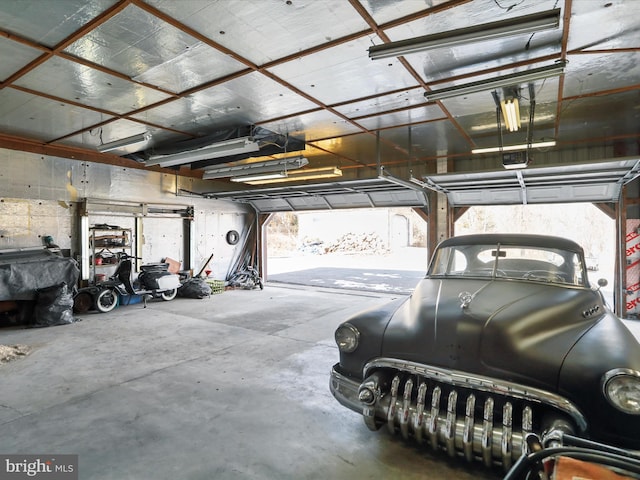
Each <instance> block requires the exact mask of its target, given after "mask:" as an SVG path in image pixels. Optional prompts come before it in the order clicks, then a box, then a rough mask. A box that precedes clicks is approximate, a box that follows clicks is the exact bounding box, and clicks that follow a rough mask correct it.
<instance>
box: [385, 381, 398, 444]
mask: <svg viewBox="0 0 640 480" xmlns="http://www.w3.org/2000/svg"><path fill="white" fill-rule="evenodd" d="M399 385H400V377H399V376H398V375H396V376H395V377H393V381H392V382H391V391H390V392H389V394H390V395H391V401H390V402H389V410H388V411H387V427H388V428H389V431H390V432H391V433H396V425H395V418H396V411H397V406H396V400H398V387H399Z"/></svg>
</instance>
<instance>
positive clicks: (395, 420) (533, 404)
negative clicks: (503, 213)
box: [330, 234, 640, 469]
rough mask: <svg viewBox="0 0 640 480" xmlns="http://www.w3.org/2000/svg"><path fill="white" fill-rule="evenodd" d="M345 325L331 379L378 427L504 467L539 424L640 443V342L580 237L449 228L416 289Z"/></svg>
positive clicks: (341, 396)
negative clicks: (592, 269)
mask: <svg viewBox="0 0 640 480" xmlns="http://www.w3.org/2000/svg"><path fill="white" fill-rule="evenodd" d="M335 339H336V342H337V344H338V348H339V350H340V362H339V363H337V364H336V365H335V366H334V367H333V370H332V372H331V380H330V388H331V392H332V393H333V395H334V396H335V398H336V399H337V400H338V401H339V402H340V403H341V404H342V405H344V406H346V407H348V408H350V409H352V410H354V411H356V412H358V413H360V414H362V416H363V417H364V421H365V423H366V425H367V426H368V427H369V428H370V429H372V430H377V429H379V428H380V427H382V426H384V425H387V426H388V428H389V429H390V430H391V431H392V432H400V433H401V434H402V435H403V436H404V437H405V438H410V437H412V438H414V439H415V440H417V441H418V442H421V443H426V444H429V445H431V446H432V447H433V448H435V449H436V450H444V451H446V452H448V454H449V455H450V456H452V457H456V456H461V457H464V458H466V459H467V460H469V461H472V460H474V459H476V460H480V461H482V462H484V463H485V464H486V465H487V466H490V465H495V464H502V465H503V467H504V468H505V469H508V468H509V467H510V466H511V465H512V462H513V461H514V460H516V459H517V458H518V457H519V456H520V455H521V453H522V452H523V451H524V445H523V442H524V437H525V436H526V434H527V433H529V432H531V433H535V434H538V435H540V436H541V437H542V438H547V439H552V438H553V437H554V436H555V435H556V434H558V433H561V432H565V433H569V434H571V435H576V436H580V437H583V438H590V439H593V440H595V441H598V442H603V443H606V444H609V445H614V446H618V447H622V448H626V449H638V448H640V346H639V344H638V342H637V340H636V339H635V338H634V336H633V335H632V334H631V333H630V331H629V330H628V329H627V327H626V326H625V324H624V323H623V322H622V321H621V320H620V319H619V318H617V317H616V316H615V315H614V314H613V313H612V312H611V311H610V310H609V308H608V307H607V306H606V304H605V302H604V300H603V297H602V295H601V293H600V291H599V290H598V289H597V287H591V286H590V285H589V280H588V278H587V267H586V263H585V258H584V253H583V250H582V248H581V247H580V246H579V245H578V244H576V243H575V242H573V241H570V240H567V239H563V238H557V237H549V236H541V235H520V234H518V235H514V234H509V235H502V234H483V235H469V236H462V237H454V238H451V239H448V240H445V241H443V242H442V243H441V244H440V245H439V246H438V248H437V249H436V251H435V252H434V255H433V258H432V260H431V263H430V265H429V269H428V272H427V275H426V277H425V278H424V279H423V280H421V281H420V283H419V284H418V285H417V287H416V289H415V290H414V292H413V294H412V295H411V296H410V297H406V298H399V299H397V300H395V301H392V302H391V303H389V304H387V305H385V306H383V307H382V308H375V309H372V310H369V311H366V312H363V313H360V314H358V315H356V316H354V317H352V318H350V319H349V320H348V321H346V322H345V323H343V324H341V325H340V326H339V327H338V329H337V330H336V332H335Z"/></svg>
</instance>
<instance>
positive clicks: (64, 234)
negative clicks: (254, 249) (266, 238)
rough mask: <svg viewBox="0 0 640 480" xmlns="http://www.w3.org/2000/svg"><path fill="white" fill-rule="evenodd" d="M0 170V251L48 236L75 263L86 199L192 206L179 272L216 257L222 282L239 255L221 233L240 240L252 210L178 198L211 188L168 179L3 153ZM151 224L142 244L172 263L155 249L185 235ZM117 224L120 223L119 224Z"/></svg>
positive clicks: (29, 244)
mask: <svg viewBox="0 0 640 480" xmlns="http://www.w3.org/2000/svg"><path fill="white" fill-rule="evenodd" d="M0 165H1V166H2V168H1V169H0V249H15V248H28V247H40V246H43V245H44V242H43V237H44V236H47V235H50V236H52V237H53V238H54V241H55V242H56V244H58V245H59V246H60V248H62V249H63V250H69V251H70V254H71V256H72V257H73V258H79V255H80V253H81V252H80V248H81V247H80V235H79V221H78V219H79V208H80V204H81V201H82V200H83V199H84V198H91V199H96V200H112V201H114V200H115V201H126V202H140V203H152V204H168V205H189V206H192V207H193V211H194V219H193V224H192V227H191V233H192V236H191V247H190V250H191V265H186V266H183V267H184V268H187V269H188V268H193V269H194V270H195V271H196V272H197V271H198V270H199V269H200V268H201V267H202V266H203V265H204V263H205V262H206V260H207V259H208V258H209V256H210V255H211V254H212V253H213V255H214V259H213V261H212V262H211V264H210V266H209V268H210V269H211V270H212V271H213V273H212V277H215V278H221V279H222V278H224V276H225V275H226V272H227V270H228V268H229V264H230V263H231V261H232V259H233V255H234V253H235V251H236V248H237V247H236V246H233V245H228V244H227V242H226V240H225V236H226V233H227V232H228V231H229V230H237V231H238V232H240V233H242V232H243V231H244V230H245V229H246V228H247V227H246V225H245V223H246V222H247V221H248V220H249V218H251V216H252V215H251V214H252V211H251V209H250V207H248V206H244V205H242V204H239V203H235V202H231V201H227V200H211V199H203V198H199V197H195V196H187V195H184V194H182V193H181V192H182V191H191V192H192V191H198V190H200V191H202V190H208V191H211V190H212V188H211V184H209V183H206V182H203V181H202V180H199V179H194V178H189V177H181V176H178V175H175V174H171V173H169V174H167V173H159V172H152V171H148V170H139V169H135V168H134V169H132V168H123V167H115V166H110V165H103V164H96V163H89V162H81V161H77V160H69V159H64V158H59V157H52V156H47V155H38V154H32V153H27V152H20V151H14V150H7V149H0ZM106 220H109V219H108V218H107V219H106ZM146 220H147V219H145V221H146ZM149 222H151V223H152V224H153V228H149V229H147V230H146V231H145V236H146V238H145V244H147V245H151V246H153V248H151V247H150V248H151V250H150V251H149V254H150V255H151V254H153V255H155V254H156V253H157V254H158V255H161V256H171V255H170V254H169V253H162V252H161V251H160V250H162V249H161V248H160V246H161V245H167V242H168V244H173V243H179V242H180V241H181V239H180V238H179V236H180V235H181V234H182V232H176V231H174V230H175V228H174V227H175V226H176V224H177V223H176V222H178V220H176V221H175V222H173V221H168V222H167V223H166V224H167V225H168V227H167V228H168V229H169V231H164V230H163V228H158V225H160V223H159V222H156V221H154V220H151V219H149ZM180 222H181V220H180ZM107 223H111V222H107ZM115 223H116V224H119V223H122V218H119V219H117V220H116V222H115ZM151 223H150V225H151ZM167 239H168V240H167ZM156 247H157V248H156ZM180 248H181V249H182V247H180ZM181 253H182V252H180V254H181ZM172 258H173V257H172ZM145 261H146V260H145ZM149 261H158V260H157V259H150V260H149Z"/></svg>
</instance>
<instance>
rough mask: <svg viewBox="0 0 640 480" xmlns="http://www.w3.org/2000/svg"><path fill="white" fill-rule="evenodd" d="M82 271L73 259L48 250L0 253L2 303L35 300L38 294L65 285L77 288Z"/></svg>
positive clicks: (0, 296) (0, 298) (0, 293)
mask: <svg viewBox="0 0 640 480" xmlns="http://www.w3.org/2000/svg"><path fill="white" fill-rule="evenodd" d="M79 275H80V270H78V264H77V263H76V261H75V260H73V259H71V258H63V257H60V256H58V255H55V254H53V253H51V252H49V251H48V250H46V249H44V248H43V249H35V250H26V251H19V252H17V251H9V252H2V251H0V301H4V300H35V299H36V290H39V289H43V288H47V287H52V286H54V285H59V284H61V283H66V284H67V285H68V287H69V289H72V288H74V287H75V286H76V284H77V282H78V277H79Z"/></svg>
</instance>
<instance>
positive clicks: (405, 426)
mask: <svg viewBox="0 0 640 480" xmlns="http://www.w3.org/2000/svg"><path fill="white" fill-rule="evenodd" d="M412 393H413V380H412V379H408V380H407V381H406V382H405V384H404V393H403V399H402V411H401V412H400V433H402V438H404V439H405V440H409V419H410V418H409V417H410V416H409V407H411V394H412Z"/></svg>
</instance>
